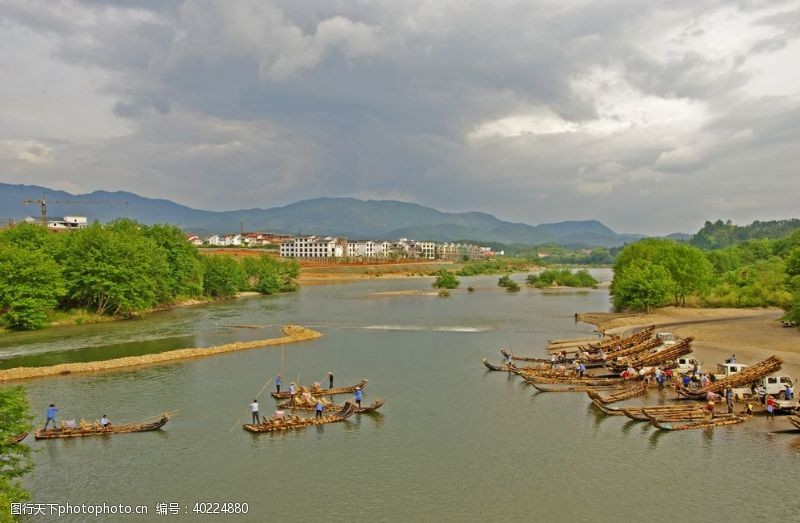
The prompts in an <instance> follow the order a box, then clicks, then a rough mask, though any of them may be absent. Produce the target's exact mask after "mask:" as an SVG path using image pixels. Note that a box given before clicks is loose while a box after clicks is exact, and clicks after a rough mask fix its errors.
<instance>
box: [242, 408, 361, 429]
mask: <svg viewBox="0 0 800 523" xmlns="http://www.w3.org/2000/svg"><path fill="white" fill-rule="evenodd" d="M355 411H356V409H355V405H353V404H352V403H350V402H349V401H348V402H345V404H344V408H343V409H342V410H341V411H340V412H336V413H334V414H329V415H327V416H322V417H321V418H299V417H297V416H287V417H286V418H283V419H278V420H267V419H265V420H264V421H262V422H261V423H258V424H256V423H246V424H244V425H242V428H243V429H244V430H246V431H247V432H253V433H255V434H263V433H265V432H282V431H284V430H297V429H303V428H305V427H310V426H312V425H325V424H327V423H337V422H339V421H344V420H346V419H347V418H349V417H350V416H352V415H353V414H354V413H355Z"/></svg>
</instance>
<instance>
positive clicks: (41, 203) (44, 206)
mask: <svg viewBox="0 0 800 523" xmlns="http://www.w3.org/2000/svg"><path fill="white" fill-rule="evenodd" d="M22 203H24V204H25V205H30V204H39V206H40V207H41V209H42V227H47V204H48V201H47V195H46V194H45V193H42V199H41V200H24V201H23V202H22ZM49 203H51V204H54V203H73V204H79V205H80V204H84V203H86V204H97V203H99V204H112V205H119V204H124V205H128V202H115V201H109V200H84V201H79V200H51V201H50V202H49Z"/></svg>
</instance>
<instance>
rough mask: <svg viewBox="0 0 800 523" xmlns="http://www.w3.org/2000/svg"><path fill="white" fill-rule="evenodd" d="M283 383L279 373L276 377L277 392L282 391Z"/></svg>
mask: <svg viewBox="0 0 800 523" xmlns="http://www.w3.org/2000/svg"><path fill="white" fill-rule="evenodd" d="M281 385H283V380H282V379H281V375H280V374H278V377H277V378H275V392H277V393H278V394H280V393H281Z"/></svg>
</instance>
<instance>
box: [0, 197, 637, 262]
mask: <svg viewBox="0 0 800 523" xmlns="http://www.w3.org/2000/svg"><path fill="white" fill-rule="evenodd" d="M42 193H46V195H47V196H46V199H47V201H48V202H49V203H48V215H49V216H53V217H55V216H63V215H65V214H66V215H79V216H87V217H88V218H89V220H90V221H94V220H99V221H101V222H107V221H110V220H113V219H115V218H119V217H127V218H132V219H134V220H137V221H139V222H142V223H145V224H153V223H171V224H175V225H178V226H179V227H181V228H183V229H184V230H186V231H187V232H193V233H199V234H209V233H225V232H234V231H238V230H239V227H240V223H243V224H244V228H245V230H249V231H272V232H282V233H302V234H324V235H334V236H346V237H348V238H353V239H366V238H369V239H392V238H403V237H405V238H413V239H417V240H433V241H453V240H458V239H464V238H469V239H471V240H474V241H485V242H489V241H493V242H501V243H507V244H526V245H539V244H543V243H557V244H561V245H574V246H602V247H615V246H619V245H622V244H624V243H627V242H631V241H635V240H637V239H639V238H642V237H643V236H642V235H634V234H617V233H616V232H614V231H612V230H611V229H609V228H608V227H606V226H605V225H603V224H602V223H600V222H598V221H596V220H588V221H566V222H558V223H547V224H541V225H536V226H532V225H527V224H524V223H511V222H505V221H502V220H499V219H497V218H496V217H494V216H492V215H491V214H486V213H482V212H464V213H446V212H441V211H438V210H436V209H433V208H430V207H425V206H422V205H417V204H414V203H407V202H398V201H391V200H366V201H365V200H358V199H355V198H316V199H312V200H304V201H300V202H296V203H292V204H290V205H286V206H284V207H274V208H271V209H243V210H238V211H224V212H216V211H205V210H199V209H192V208H190V207H186V206H184V205H179V204H177V203H175V202H172V201H169V200H159V199H151V198H143V197H141V196H138V195H136V194H133V193H129V192H107V191H95V192H93V193H89V194H80V195H73V194H70V193H67V192H64V191H55V190H51V189H47V188H45V187H39V186H35V185H11V184H3V183H0V220H8V219H14V220H21V219H22V218H24V217H25V216H33V217H38V216H39V206H38V205H28V206H26V205H23V203H22V202H23V201H24V200H26V199H39V198H41V196H42ZM58 201H69V202H73V203H57V202H58ZM89 201H101V202H127V205H122V204H121V203H117V204H114V203H95V204H92V203H83V202H89Z"/></svg>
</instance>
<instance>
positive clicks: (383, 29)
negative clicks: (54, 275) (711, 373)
mask: <svg viewBox="0 0 800 523" xmlns="http://www.w3.org/2000/svg"><path fill="white" fill-rule="evenodd" d="M798 4H799V2H798V1H796V0H794V1H786V2H739V3H736V4H734V3H731V2H728V1H722V0H719V1H716V0H709V1H705V2H697V1H689V0H682V1H676V2H670V3H665V4H656V3H650V2H637V1H610V2H589V1H585V2H570V3H566V4H565V3H563V2H556V1H552V2H550V1H542V2H533V1H530V2H523V1H517V2H513V1H512V2H501V3H497V2H482V3H465V2H460V1H452V2H448V1H442V2H434V3H431V2H425V1H421V0H420V1H409V2H359V1H355V0H353V1H350V2H336V3H333V2H328V1H322V0H320V1H308V2H294V1H288V0H285V1H275V2H266V1H262V0H253V1H237V2H224V1H214V0H201V1H185V2H179V1H172V2H156V3H150V2H139V1H134V0H129V1H123V0H120V1H115V2H100V1H82V2H63V3H57V4H53V3H51V2H46V3H45V2H22V1H16V0H0V27H5V28H10V29H12V30H13V31H12V32H13V34H14V35H15V36H14V38H16V39H18V40H15V41H14V43H15V44H16V43H18V41H21V40H24V39H29V40H30V42H31V43H32V44H35V45H32V47H31V48H33V49H37V50H38V51H37V52H38V54H36V55H34V54H32V52H29V53H28V54H25V53H23V52H21V51H19V50H18V49H17V48H18V47H19V46H17V45H14V46H11V45H9V48H7V49H4V50H2V53H0V65H6V66H7V67H8V66H13V65H14V64H24V65H25V67H24V68H22V69H23V70H30V71H34V72H36V77H37V78H40V77H42V78H48V76H52V78H51V80H52V83H51V85H50V86H49V89H48V92H47V93H45V94H40V95H37V96H39V98H36V99H35V100H34V101H32V103H31V105H32V107H33V108H32V109H29V110H28V109H26V114H27V113H30V114H34V115H35V116H36V117H37V118H38V121H39V122H40V127H41V129H40V130H38V131H37V130H36V129H35V127H36V126H34V125H28V126H26V127H25V128H24V129H23V127H21V126H17V127H14V125H11V124H8V125H0V161H2V162H3V165H4V172H5V176H4V178H6V179H5V180H4V181H9V182H23V181H24V182H26V183H42V184H50V185H54V184H56V185H58V186H59V187H62V188H70V189H71V190H75V189H78V190H86V191H88V190H93V189H98V188H103V189H110V190H114V189H124V190H130V191H134V192H138V193H140V194H143V195H146V196H152V197H166V198H170V199H174V200H176V201H178V202H180V203H184V204H188V205H193V206H198V207H203V208H212V209H231V208H244V207H254V206H260V207H266V206H272V205H282V204H285V203H289V202H291V201H295V200H298V199H303V198H308V197H316V196H321V195H333V196H350V195H356V196H365V197H388V198H401V199H407V200H412V201H416V202H419V203H423V204H427V205H432V206H435V207H438V208H441V209H443V210H473V209H474V210H482V211H487V212H492V213H494V214H496V215H498V216H499V217H500V218H504V219H510V220H516V221H525V222H529V223H540V222H549V221H557V220H563V219H578V218H597V219H600V220H602V221H604V222H606V223H607V224H608V225H610V226H612V227H614V228H615V229H618V230H620V231H623V232H628V231H631V232H634V231H635V232H648V233H666V232H672V231H675V230H684V231H692V230H695V229H697V228H698V227H699V226H700V225H702V222H703V221H705V220H706V219H716V218H717V217H722V218H732V219H734V220H739V221H745V220H751V219H767V218H770V217H788V216H792V215H794V214H795V213H796V204H795V202H793V201H792V200H791V198H789V197H787V196H785V195H787V194H791V193H793V192H794V193H795V194H796V192H797V190H798V189H800V181H797V177H796V176H794V174H793V173H792V172H791V166H792V165H796V161H797V160H798V158H797V156H798V154H797V153H796V152H795V150H796V149H800V147H797V145H798V144H797V138H796V137H797V136H800V133H798V125H800V124H798V123H797V122H798V121H800V120H799V119H798V118H797V116H798V111H800V102H798V99H799V98H800V77H798V76H797V75H795V76H791V75H788V76H787V73H786V71H785V70H786V69H787V68H792V67H793V64H794V63H796V62H797V58H798V56H797V55H798V54H800V42H799V40H800V30H798V23H797V13H798V12H800V11H798V9H800V5H798ZM1 42H2V40H0V45H1ZM12 47H13V48H12ZM790 59H793V60H794V61H793V62H792V63H786V61H787V60H790ZM56 69H58V71H59V73H58V77H56V73H55V71H56ZM30 74H31V75H33V72H31V73H30ZM65 75H66V77H68V78H74V81H73V82H66V81H64V78H65ZM31 78H33V76H31ZM87 78H91V79H92V80H91V81H89V80H87ZM62 84H63V85H73V84H74V85H75V87H74V88H72V89H71V90H69V91H68V90H66V88H62V87H61V85H62ZM4 89H5V90H4ZM15 89H16V90H15ZM20 92H21V88H20V87H17V88H12V87H6V88H4V87H3V86H2V85H0V103H2V106H0V107H5V108H6V109H0V110H2V111H3V112H4V113H5V112H9V114H11V113H12V112H13V111H12V110H11V109H12V107H11V105H9V104H11V103H12V102H11V100H12V99H16V98H18V97H19V96H20ZM59 97H60V98H59ZM54 98H55V99H63V100H64V101H65V103H67V104H71V105H72V106H74V107H83V108H85V109H83V110H82V111H83V113H82V114H86V118H85V120H84V121H81V120H82V119H81V118H76V117H75V114H74V112H73V113H64V115H63V116H62V115H59V114H58V111H53V110H48V111H46V112H45V111H44V110H42V111H41V113H38V112H37V110H36V105H37V104H36V103H35V102H36V100H52V99H54ZM39 105H41V104H39ZM15 114H16V113H15ZM64 118H70V122H71V124H72V125H73V126H74V128H75V132H74V133H73V132H70V129H69V126H66V129H65V128H64V127H65V125H64V120H63V119H64ZM14 121H16V120H14ZM50 121H52V122H53V123H58V124H59V125H48V123H49V122H50ZM90 122H91V123H92V125H93V127H92V129H93V132H92V133H82V132H81V127H82V126H84V125H85V124H87V123H90ZM103 126H105V127H106V128H107V129H108V131H107V135H106V136H103V133H102V132H98V131H97V129H102V128H103Z"/></svg>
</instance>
